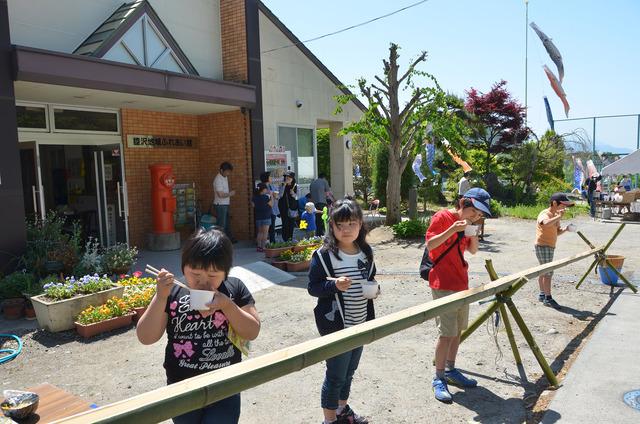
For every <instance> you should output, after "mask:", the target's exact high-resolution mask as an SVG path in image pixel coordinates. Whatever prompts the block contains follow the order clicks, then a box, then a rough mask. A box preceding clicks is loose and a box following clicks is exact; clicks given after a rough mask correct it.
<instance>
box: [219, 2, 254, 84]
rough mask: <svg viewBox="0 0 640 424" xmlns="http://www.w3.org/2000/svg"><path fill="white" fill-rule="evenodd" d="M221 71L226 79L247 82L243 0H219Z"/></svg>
mask: <svg viewBox="0 0 640 424" xmlns="http://www.w3.org/2000/svg"><path fill="white" fill-rule="evenodd" d="M220 26H221V33H222V73H223V78H224V79H225V80H227V81H235V82H242V83H247V82H248V81H249V73H248V69H247V29H246V24H245V4H244V0H221V1H220Z"/></svg>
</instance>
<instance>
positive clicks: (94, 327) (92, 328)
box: [74, 312, 135, 339]
mask: <svg viewBox="0 0 640 424" xmlns="http://www.w3.org/2000/svg"><path fill="white" fill-rule="evenodd" d="M134 315H135V314H134V313H133V312H130V313H128V314H126V315H122V316H121V317H115V318H111V319H108V320H105V321H100V322H96V323H93V324H87V325H84V324H80V323H79V322H76V323H74V324H75V326H76V331H77V332H78V334H80V335H81V336H82V337H84V338H85V339H88V338H89V337H93V336H95V335H96V334H100V333H106V332H107V331H112V330H115V329H116V328H122V327H126V326H127V325H129V324H131V320H132V319H133V316H134Z"/></svg>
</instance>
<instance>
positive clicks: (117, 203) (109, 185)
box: [93, 144, 129, 246]
mask: <svg viewBox="0 0 640 424" xmlns="http://www.w3.org/2000/svg"><path fill="white" fill-rule="evenodd" d="M93 159H94V160H93V163H94V167H95V172H96V175H97V178H96V192H97V193H98V196H97V200H98V206H99V207H98V218H99V220H100V240H101V243H102V245H103V246H113V245H114V244H116V243H119V242H122V243H128V239H129V234H128V225H127V224H128V206H127V201H126V187H125V182H124V178H123V170H122V154H121V150H120V145H119V144H115V145H106V146H99V147H97V148H95V150H94V151H93Z"/></svg>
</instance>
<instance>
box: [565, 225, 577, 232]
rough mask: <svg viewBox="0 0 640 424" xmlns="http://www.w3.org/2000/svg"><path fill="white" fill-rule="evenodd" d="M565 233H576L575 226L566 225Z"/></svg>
mask: <svg viewBox="0 0 640 424" xmlns="http://www.w3.org/2000/svg"><path fill="white" fill-rule="evenodd" d="M567 231H570V232H572V233H575V232H576V231H578V227H577V226H576V224H569V225H567Z"/></svg>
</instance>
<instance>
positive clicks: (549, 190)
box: [536, 178, 571, 207]
mask: <svg viewBox="0 0 640 424" xmlns="http://www.w3.org/2000/svg"><path fill="white" fill-rule="evenodd" d="M569 191H571V185H570V184H568V183H566V182H565V181H563V180H561V179H560V178H553V179H551V180H550V181H548V182H546V183H545V184H544V185H541V186H540V190H539V191H538V194H537V195H536V198H537V199H538V203H540V204H543V205H549V199H550V198H551V195H552V194H553V193H568V192H569ZM546 207H548V206H546Z"/></svg>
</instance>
